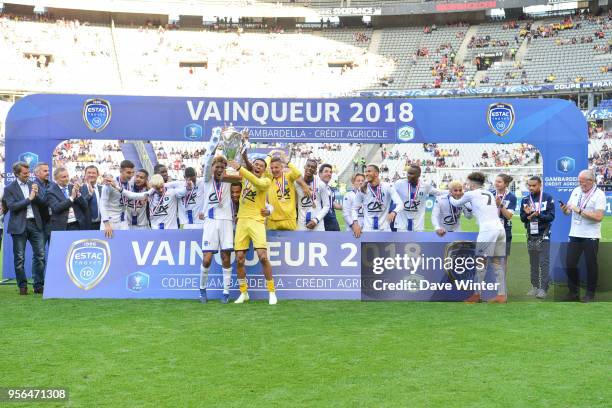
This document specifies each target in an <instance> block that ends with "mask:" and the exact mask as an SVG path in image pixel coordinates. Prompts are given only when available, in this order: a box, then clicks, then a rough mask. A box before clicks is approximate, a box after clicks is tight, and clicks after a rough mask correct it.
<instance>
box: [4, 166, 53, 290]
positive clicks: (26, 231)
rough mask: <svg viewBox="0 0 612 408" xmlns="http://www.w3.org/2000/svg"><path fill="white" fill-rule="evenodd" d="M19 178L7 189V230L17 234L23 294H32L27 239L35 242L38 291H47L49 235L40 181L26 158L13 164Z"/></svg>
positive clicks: (34, 275) (18, 271)
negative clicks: (32, 174)
mask: <svg viewBox="0 0 612 408" xmlns="http://www.w3.org/2000/svg"><path fill="white" fill-rule="evenodd" d="M13 173H14V175H15V181H13V182H12V183H11V184H9V185H8V186H7V187H6V188H5V189H4V200H5V201H6V204H7V206H8V208H9V222H8V228H7V232H8V233H9V234H11V237H12V238H13V262H14V265H15V276H16V278H17V286H18V287H19V294H20V295H27V294H28V281H27V278H26V273H25V268H24V265H25V249H26V242H27V241H29V242H30V245H31V246H32V252H33V259H32V278H33V280H34V293H43V289H44V285H45V235H44V227H43V221H42V218H41V217H40V212H39V205H40V204H41V202H40V201H41V200H40V197H38V185H37V184H34V183H32V182H31V181H30V180H29V178H30V167H29V166H28V164H27V163H25V162H17V163H15V164H14V165H13Z"/></svg>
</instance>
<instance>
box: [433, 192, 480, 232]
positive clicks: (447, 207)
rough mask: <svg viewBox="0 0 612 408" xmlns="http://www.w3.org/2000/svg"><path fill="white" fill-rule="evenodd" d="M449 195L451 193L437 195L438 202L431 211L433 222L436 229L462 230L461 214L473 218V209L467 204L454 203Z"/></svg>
mask: <svg viewBox="0 0 612 408" xmlns="http://www.w3.org/2000/svg"><path fill="white" fill-rule="evenodd" d="M449 197H450V194H449V193H446V194H442V195H439V196H438V197H436V202H435V203H434V206H433V210H432V211H431V223H432V224H433V227H434V230H437V229H440V228H444V229H445V230H446V231H461V214H462V213H463V215H465V217H466V218H472V211H471V210H469V209H468V208H467V207H466V206H463V207H457V206H454V205H452V204H451V203H450V198H449Z"/></svg>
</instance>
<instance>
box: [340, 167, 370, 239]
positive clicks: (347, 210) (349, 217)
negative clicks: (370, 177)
mask: <svg viewBox="0 0 612 408" xmlns="http://www.w3.org/2000/svg"><path fill="white" fill-rule="evenodd" d="M364 181H365V175H364V174H362V173H356V174H353V177H351V184H352V185H353V189H352V190H351V191H347V192H346V194H344V198H343V199H342V217H343V218H344V224H345V225H346V230H347V231H352V230H351V225H353V221H354V220H353V202H354V201H355V196H356V195H357V192H358V191H359V190H360V189H361V186H362V185H363V183H364ZM357 222H358V223H359V226H360V227H361V228H363V206H362V207H360V208H359V209H358V210H357Z"/></svg>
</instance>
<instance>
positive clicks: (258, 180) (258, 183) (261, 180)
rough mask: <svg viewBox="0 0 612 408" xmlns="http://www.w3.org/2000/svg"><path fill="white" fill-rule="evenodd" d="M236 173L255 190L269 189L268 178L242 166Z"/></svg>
mask: <svg viewBox="0 0 612 408" xmlns="http://www.w3.org/2000/svg"><path fill="white" fill-rule="evenodd" d="M238 173H239V174H240V175H241V176H242V177H244V178H245V179H247V180H249V181H250V182H251V184H253V185H254V186H255V188H256V189H257V190H267V189H268V188H270V184H271V182H270V179H269V178H267V177H257V176H255V175H254V174H253V173H251V172H250V171H249V170H247V169H246V168H244V166H243V167H240V169H239V170H238ZM328 208H329V206H328Z"/></svg>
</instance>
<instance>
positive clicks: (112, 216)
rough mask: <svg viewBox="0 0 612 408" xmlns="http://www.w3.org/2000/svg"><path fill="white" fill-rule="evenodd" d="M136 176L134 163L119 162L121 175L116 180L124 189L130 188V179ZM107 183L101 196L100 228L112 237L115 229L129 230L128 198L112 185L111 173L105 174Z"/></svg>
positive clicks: (107, 235) (108, 236) (127, 161)
mask: <svg viewBox="0 0 612 408" xmlns="http://www.w3.org/2000/svg"><path fill="white" fill-rule="evenodd" d="M133 176H134V163H132V162H131V161H129V160H123V161H122V162H121V163H120V164H119V177H117V179H116V182H117V183H118V184H121V185H122V186H123V188H124V189H127V190H130V189H131V187H130V180H131V178H132V177H133ZM104 178H105V183H104V186H102V194H101V196H100V217H101V218H102V223H101V224H100V229H103V230H104V235H105V236H106V237H107V238H112V236H113V231H114V230H127V229H129V227H128V222H127V217H126V214H125V206H126V204H127V198H126V197H125V196H123V195H122V194H121V193H120V192H119V190H118V189H115V188H113V187H112V183H110V181H109V179H110V180H112V177H111V176H110V175H105V177H104Z"/></svg>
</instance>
